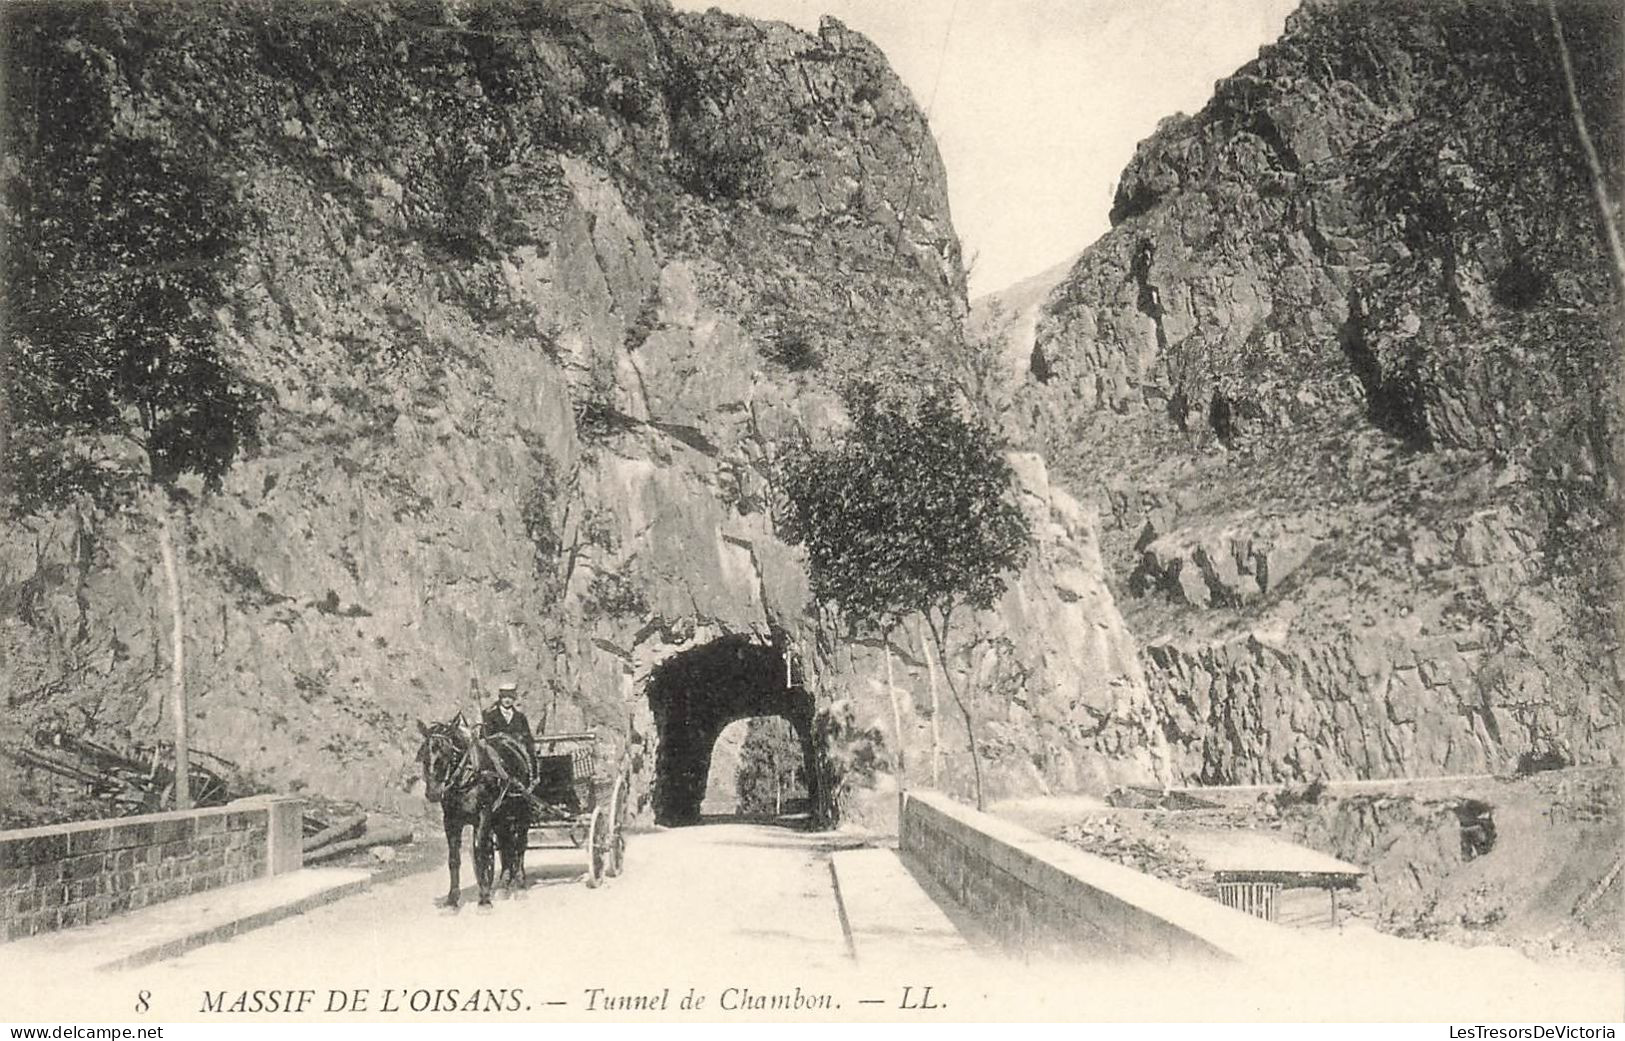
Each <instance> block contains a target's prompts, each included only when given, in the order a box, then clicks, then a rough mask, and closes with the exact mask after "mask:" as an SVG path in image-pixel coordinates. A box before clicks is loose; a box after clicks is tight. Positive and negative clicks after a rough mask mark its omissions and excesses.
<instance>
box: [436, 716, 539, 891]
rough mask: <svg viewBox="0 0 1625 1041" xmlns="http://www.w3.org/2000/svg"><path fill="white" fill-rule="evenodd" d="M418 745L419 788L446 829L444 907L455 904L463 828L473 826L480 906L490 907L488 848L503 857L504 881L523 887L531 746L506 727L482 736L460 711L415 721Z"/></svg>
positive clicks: (491, 881) (492, 880)
mask: <svg viewBox="0 0 1625 1041" xmlns="http://www.w3.org/2000/svg"><path fill="white" fill-rule="evenodd" d="M418 732H419V733H421V734H422V735H423V744H422V745H420V746H419V747H418V754H417V761H418V764H419V765H420V766H421V767H422V770H423V788H424V794H425V795H426V796H427V797H428V799H429V801H430V802H438V803H440V812H441V818H442V820H443V822H444V824H445V829H446V866H447V868H449V869H450V872H451V888H450V889H449V890H448V891H447V893H446V906H447V907H450V908H453V909H455V908H456V907H458V906H459V904H460V903H461V894H460V889H461V883H460V875H461V873H462V862H463V828H464V827H466V826H468V825H473V827H474V879H475V881H476V882H477V883H478V884H479V887H480V906H481V907H489V906H491V892H492V890H493V889H494V888H495V881H496V878H495V874H496V872H495V868H496V864H495V860H496V857H495V856H494V854H496V853H500V854H501V859H502V877H503V888H504V889H505V890H506V889H513V888H516V887H517V888H519V889H523V888H524V887H525V886H526V885H527V884H528V882H527V879H526V877H525V846H526V840H527V837H528V833H529V831H530V799H531V796H530V786H531V785H532V783H533V780H532V779H533V778H534V776H535V767H534V764H533V763H532V762H531V759H530V753H529V752H528V751H526V749H525V746H524V744H523V743H522V742H520V741H519V740H518V739H517V738H515V737H513V736H511V735H509V734H491V735H485V734H483V733H481V732H480V731H479V730H478V729H477V728H470V727H469V726H468V724H467V723H466V722H465V721H464V719H463V717H462V714H461V713H459V714H458V715H457V716H456V717H455V718H453V719H450V720H448V721H446V722H444V723H432V724H428V725H425V724H423V723H422V722H419V723H418Z"/></svg>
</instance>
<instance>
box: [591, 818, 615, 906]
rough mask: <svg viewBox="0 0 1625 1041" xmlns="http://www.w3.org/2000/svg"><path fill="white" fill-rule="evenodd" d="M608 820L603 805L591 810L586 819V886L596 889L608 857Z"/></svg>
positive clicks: (602, 877) (602, 876)
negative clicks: (589, 815)
mask: <svg viewBox="0 0 1625 1041" xmlns="http://www.w3.org/2000/svg"><path fill="white" fill-rule="evenodd" d="M609 830H610V825H609V820H608V814H606V813H605V812H604V807H602V806H600V807H598V808H597V809H596V810H593V811H592V817H591V818H590V819H589V820H588V821H587V888H589V889H597V888H598V886H599V884H600V883H602V882H603V881H604V866H605V862H606V861H607V860H608V859H609V852H610V849H609V846H610V841H609V839H610V837H609Z"/></svg>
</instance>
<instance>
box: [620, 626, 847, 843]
mask: <svg viewBox="0 0 1625 1041" xmlns="http://www.w3.org/2000/svg"><path fill="white" fill-rule="evenodd" d="M647 692H648V697H649V703H650V707H651V708H652V709H653V710H654V717H655V730H656V735H657V749H658V750H657V752H656V754H655V781H654V814H655V823H657V824H665V825H676V824H693V823H696V822H697V821H699V819H700V803H701V802H702V801H703V800H704V798H705V782H706V775H707V774H708V773H709V771H710V768H711V751H712V748H713V747H714V746H715V745H716V741H717V736H718V735H719V734H721V733H722V730H723V728H724V727H726V726H728V724H730V723H733V722H736V721H738V720H741V719H749V718H750V717H752V716H782V717H783V718H784V719H786V720H788V721H789V723H790V725H791V727H793V728H794V729H795V732H796V735H797V736H798V737H799V738H800V739H801V750H802V756H803V758H804V759H805V766H804V770H803V776H805V777H806V778H807V785H808V793H809V795H811V796H812V798H813V801H814V803H816V802H817V795H818V792H817V788H818V785H819V784H820V779H819V777H818V773H817V771H816V770H814V769H812V767H813V764H814V757H813V747H812V734H813V726H812V723H813V700H812V695H811V694H809V693H808V692H807V691H806V690H804V689H802V688H800V687H797V686H791V685H790V683H789V676H788V674H787V672H786V669H785V658H784V652H783V651H782V650H780V649H779V648H778V647H775V646H772V645H771V644H767V643H763V642H761V641H760V640H759V639H757V638H755V637H752V636H749V635H732V636H724V637H720V638H718V639H716V640H712V641H711V642H710V643H707V644H703V645H701V646H699V647H693V648H690V649H688V650H686V651H682V652H679V653H677V654H674V655H672V656H671V657H670V658H668V659H667V660H666V661H664V662H662V663H661V664H660V665H659V666H658V667H657V668H656V669H655V670H654V673H653V674H652V675H651V676H650V677H649V683H648V687H647Z"/></svg>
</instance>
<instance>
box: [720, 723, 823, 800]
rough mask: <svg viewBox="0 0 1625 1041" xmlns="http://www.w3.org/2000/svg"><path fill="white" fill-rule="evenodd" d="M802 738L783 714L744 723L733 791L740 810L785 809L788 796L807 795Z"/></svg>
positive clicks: (799, 796)
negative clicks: (743, 735) (737, 799)
mask: <svg viewBox="0 0 1625 1041" xmlns="http://www.w3.org/2000/svg"><path fill="white" fill-rule="evenodd" d="M802 758H803V757H802V750H801V740H800V739H799V738H798V737H796V732H795V729H794V728H793V727H791V726H790V724H789V722H788V721H786V720H785V719H784V718H783V717H782V716H759V717H757V718H755V719H752V720H751V721H750V722H749V723H747V724H746V725H745V743H744V745H743V746H742V747H741V748H740V750H739V772H738V773H737V774H735V775H734V790H735V791H736V792H737V793H738V795H739V810H740V812H742V813H772V814H774V815H775V816H777V815H778V814H780V813H783V812H784V804H785V802H786V801H787V800H789V799H800V798H806V796H807V789H806V779H805V777H804V776H803V775H802V770H803V766H804V765H805V764H804V763H803V762H802Z"/></svg>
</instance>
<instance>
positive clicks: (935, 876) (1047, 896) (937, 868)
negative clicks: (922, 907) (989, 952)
mask: <svg viewBox="0 0 1625 1041" xmlns="http://www.w3.org/2000/svg"><path fill="white" fill-rule="evenodd" d="M898 832H899V839H900V845H901V852H902V855H903V857H904V859H905V860H906V861H907V862H908V863H909V866H910V867H911V868H912V869H914V870H915V871H917V872H920V873H923V874H925V875H927V876H929V877H930V878H931V879H932V880H933V881H935V882H936V883H937V884H938V885H940V886H942V887H943V888H944V889H946V890H947V893H948V895H949V897H950V898H952V899H953V900H955V901H956V902H957V903H958V904H959V905H960V906H961V907H963V908H964V909H965V910H966V911H968V912H970V913H971V914H972V915H974V916H975V917H976V918H977V920H978V921H979V922H980V924H981V925H983V926H984V927H985V928H986V929H988V931H989V932H991V933H992V934H993V935H995V936H997V937H998V938H999V940H1000V941H1001V942H1003V943H1005V944H1006V945H1008V946H1011V947H1015V948H1019V949H1021V950H1023V951H1026V952H1030V953H1045V954H1057V955H1063V956H1069V957H1076V956H1080V955H1081V956H1083V957H1087V958H1091V959H1096V960H1099V959H1107V958H1110V959H1114V960H1120V959H1123V958H1133V959H1145V960H1148V961H1159V962H1165V961H1169V960H1173V959H1200V960H1208V961H1257V960H1261V959H1264V958H1268V957H1271V956H1274V955H1277V954H1278V953H1279V951H1280V949H1281V946H1282V944H1283V943H1285V942H1286V937H1285V936H1284V934H1283V930H1281V929H1280V928H1278V927H1276V926H1273V925H1270V924H1269V923H1266V922H1261V921H1259V920H1257V919H1254V918H1250V917H1249V916H1247V915H1244V914H1241V913H1239V912H1237V911H1233V910H1231V909H1229V908H1226V907H1223V906H1221V905H1219V904H1217V903H1215V902H1214V901H1212V900H1208V899H1207V898H1205V897H1202V896H1200V895H1198V894H1196V893H1191V892H1187V891H1185V890H1183V889H1180V888H1178V887H1177V886H1173V885H1171V884H1169V883H1167V882H1163V881H1161V880H1160V879H1156V878H1152V877H1151V876H1149V875H1143V874H1141V873H1140V872H1137V871H1134V870H1131V869H1129V868H1125V867H1122V866H1121V865H1118V864H1113V863H1111V862H1110V861H1107V860H1104V859H1102V858H1100V857H1096V856H1093V855H1091V854H1088V853H1084V852H1083V851H1082V850H1078V849H1074V848H1073V847H1071V846H1068V845H1065V844H1063V843H1060V842H1056V841H1054V840H1051V839H1045V838H1041V837H1039V836H1038V835H1035V834H1033V833H1032V832H1030V831H1028V830H1027V829H1025V828H1022V827H1020V826H1018V825H1015V824H1011V823H1009V822H1008V821H1003V820H999V819H998V818H996V817H992V816H989V815H988V814H985V813H980V812H978V811H976V810H974V809H971V808H970V807H968V806H964V805H961V804H959V803H956V802H954V801H953V800H952V799H950V798H948V797H947V796H945V795H942V794H941V793H938V792H922V791H909V792H905V793H903V795H902V809H901V819H900V821H899V825H898Z"/></svg>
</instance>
